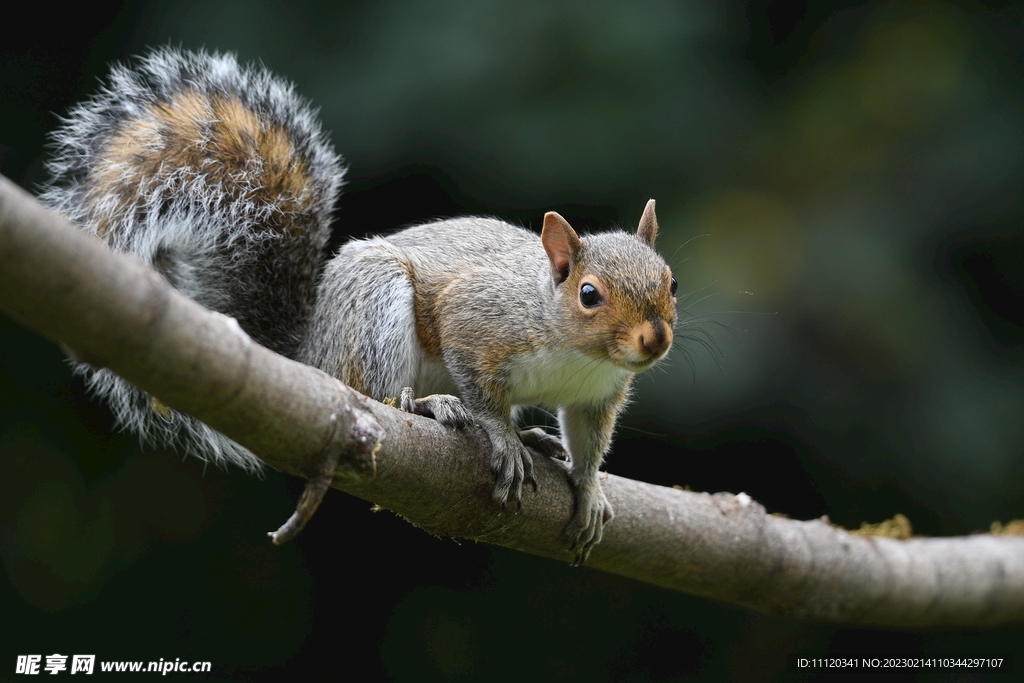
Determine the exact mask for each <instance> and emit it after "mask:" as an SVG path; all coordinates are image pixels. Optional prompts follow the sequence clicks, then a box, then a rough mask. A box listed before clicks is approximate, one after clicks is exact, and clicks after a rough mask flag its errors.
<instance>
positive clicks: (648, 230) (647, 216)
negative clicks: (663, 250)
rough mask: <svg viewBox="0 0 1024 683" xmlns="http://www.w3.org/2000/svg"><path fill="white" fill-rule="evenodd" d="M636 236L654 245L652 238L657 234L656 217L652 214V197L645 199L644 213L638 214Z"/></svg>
mask: <svg viewBox="0 0 1024 683" xmlns="http://www.w3.org/2000/svg"><path fill="white" fill-rule="evenodd" d="M636 236H637V237H639V238H640V239H642V240H643V241H644V242H647V244H649V245H651V246H652V247H653V246H654V239H655V238H656V237H657V236H658V217H657V216H655V215H654V200H653V199H648V200H647V206H646V207H644V215H643V216H640V228H639V229H637V231H636Z"/></svg>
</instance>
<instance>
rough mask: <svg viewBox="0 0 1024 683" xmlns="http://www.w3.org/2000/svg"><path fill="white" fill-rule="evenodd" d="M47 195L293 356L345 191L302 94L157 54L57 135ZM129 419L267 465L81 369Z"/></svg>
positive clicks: (109, 377) (198, 447) (82, 108)
mask: <svg viewBox="0 0 1024 683" xmlns="http://www.w3.org/2000/svg"><path fill="white" fill-rule="evenodd" d="M53 146H54V155H53V158H52V160H51V161H50V163H49V167H48V168H49V171H50V173H51V175H52V180H51V182H50V183H49V185H48V186H47V187H46V189H45V191H44V192H43V193H42V195H41V197H40V199H41V200H42V201H43V202H45V203H47V204H48V205H50V206H51V207H52V208H54V209H56V210H57V211H59V212H61V213H63V214H64V215H65V216H66V217H67V218H69V219H70V220H71V221H72V222H74V223H76V224H77V225H79V226H80V227H81V228H82V229H83V230H85V231H86V232H89V233H92V234H94V235H96V236H97V237H99V238H100V239H102V240H104V241H105V242H106V243H107V244H108V245H109V246H110V247H111V248H113V249H115V250H117V251H124V252H129V253H133V254H136V255H137V256H140V257H141V258H143V259H144V260H146V261H147V262H148V263H150V264H151V265H152V266H153V267H154V268H155V269H156V270H157V271H159V272H160V273H161V274H162V275H163V276H164V277H166V278H167V280H168V281H169V282H170V283H171V284H172V285H173V286H174V287H176V288H177V289H178V290H180V291H182V292H183V293H184V294H186V295H187V296H189V297H191V298H193V299H195V300H196V301H198V302H199V303H201V304H203V305H204V306H206V307H207V308H210V309H212V310H215V311H218V312H221V313H224V314H226V315H230V316H232V317H234V318H235V319H237V320H238V322H239V324H240V325H241V327H242V329H244V330H245V331H246V332H248V333H249V334H250V335H251V336H252V337H253V338H254V339H255V340H256V341H258V342H260V343H261V344H263V345H264V346H267V347H268V348H271V349H273V350H274V351H277V352H278V353H281V354H284V355H286V356H294V354H295V351H296V348H297V346H298V344H299V341H300V340H301V338H302V335H303V334H304V331H305V328H306V325H307V323H308V319H309V316H310V312H311V310H312V306H313V301H314V299H315V295H316V280H317V277H318V275H319V270H320V265H321V263H322V259H323V257H324V249H325V246H326V243H327V239H328V237H329V234H330V222H331V213H332V210H333V206H334V201H335V198H336V196H337V194H338V191H339V189H340V187H341V181H342V176H343V172H344V171H343V168H342V166H341V159H340V157H339V156H338V155H337V154H335V152H334V149H333V148H332V146H331V144H330V143H329V142H328V140H327V137H326V135H325V134H324V133H323V132H322V131H321V128H320V124H319V122H318V121H317V118H316V115H315V112H314V111H313V110H312V109H311V108H310V106H309V105H308V104H307V103H306V101H305V100H303V99H302V98H300V97H299V96H298V95H296V94H295V92H294V89H293V87H292V86H291V85H290V84H288V83H287V82H285V81H282V80H280V79H277V78H275V77H274V76H272V75H271V74H270V73H269V72H268V71H266V70H265V69H262V68H252V67H243V66H240V65H239V64H238V62H237V61H236V59H235V58H234V57H233V56H232V55H219V54H210V53H205V52H188V53H186V52H181V51H178V50H174V49H170V48H167V49H161V50H156V51H153V52H151V53H150V54H149V55H148V56H146V57H145V58H143V59H141V60H139V62H138V63H136V64H134V65H133V66H132V67H131V68H128V67H124V66H115V67H114V68H113V70H112V72H111V75H110V77H109V79H108V81H107V84H106V87H104V88H103V89H102V90H101V91H100V93H99V94H98V95H96V96H95V97H93V98H92V99H91V100H89V101H87V102H85V103H84V104H81V105H79V106H77V107H76V108H74V109H73V110H72V111H71V113H70V114H69V115H68V117H67V118H66V119H64V121H63V123H62V126H61V127H60V128H59V129H58V130H57V131H56V132H55V133H54V135H53ZM76 370H77V371H79V372H81V373H82V374H84V375H85V376H86V381H87V383H88V384H89V386H90V388H91V389H92V390H93V391H94V393H96V394H98V395H100V396H101V397H103V398H105V399H107V400H108V401H109V402H110V404H111V406H112V408H113V410H114V413H115V416H116V418H117V420H118V422H119V423H120V424H121V425H122V426H125V427H128V428H131V429H133V430H135V431H138V432H140V433H141V434H142V436H143V437H144V438H146V439H148V440H155V441H159V442H170V441H176V440H178V439H179V438H181V439H182V440H183V441H184V443H185V444H186V446H187V447H188V448H189V449H190V450H194V451H197V452H200V453H201V454H203V455H204V457H208V458H209V457H212V458H213V459H215V460H222V459H226V460H230V461H234V462H236V463H237V464H241V465H243V466H250V467H252V466H257V464H258V461H256V459H255V457H254V456H252V455H251V454H249V453H248V451H246V450H245V449H243V448H241V447H240V446H238V445H237V444H234V443H233V442H230V441H229V440H228V439H226V438H225V437H223V436H221V435H219V434H217V433H216V432H214V431H213V430H211V429H210V428H209V427H207V426H206V425H203V424H202V423H200V422H198V421H196V420H194V419H192V418H190V417H188V416H186V415H182V414H180V413H176V412H172V411H169V410H168V409H167V408H165V407H163V406H162V404H159V402H154V401H152V400H151V399H150V398H149V397H148V396H146V395H145V394H143V393H142V392H139V391H138V390H136V389H134V388H133V387H131V385H129V384H128V383H127V382H125V381H124V380H122V379H120V378H119V377H117V376H116V375H114V374H113V373H110V372H109V371H107V370H95V369H93V368H90V367H89V366H85V365H79V366H78V367H77V368H76Z"/></svg>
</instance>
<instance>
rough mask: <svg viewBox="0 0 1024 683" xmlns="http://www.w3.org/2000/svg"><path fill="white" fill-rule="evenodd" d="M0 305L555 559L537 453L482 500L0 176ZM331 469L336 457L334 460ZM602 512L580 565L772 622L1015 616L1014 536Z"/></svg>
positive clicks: (251, 433) (155, 387)
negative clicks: (519, 493)
mask: <svg viewBox="0 0 1024 683" xmlns="http://www.w3.org/2000/svg"><path fill="white" fill-rule="evenodd" d="M0 308H2V309H3V310H4V311H6V312H7V313H9V314H10V315H12V316H13V317H15V318H16V319H18V320H20V321H21V322H22V323H23V324H25V325H26V326H28V327H29V328H31V329H33V330H35V331H37V332H38V333H40V334H42V335H43V336H45V337H47V338H49V339H52V340H54V341H57V342H60V343H62V344H64V345H65V346H67V347H69V348H70V349H72V350H73V351H74V353H75V354H76V356H77V357H78V358H80V359H82V360H86V361H88V362H90V363H93V364H94V365H98V366H106V367H109V368H111V369H112V370H114V371H115V372H117V373H118V374H120V375H122V376H123V377H125V378H127V379H128V380H130V381H131V382H133V383H134V384H136V385H137V386H139V387H140V388H142V389H144V390H145V391H147V392H150V393H151V394H152V395H154V396H156V397H158V398H159V400H160V401H162V402H163V403H165V404H167V405H169V406H171V407H173V408H176V409H178V410H182V411H184V412H187V413H190V414H192V415H194V416H196V417H198V418H200V419H202V420H203V421H205V422H206V423H208V424H209V425H211V426H212V427H214V428H216V429H218V430H220V431H221V432H223V433H224V434H227V435H228V436H230V437H232V438H234V439H236V440H237V441H238V442H239V443H241V444H243V445H245V446H246V447H248V448H249V449H251V450H252V451H253V452H254V453H256V454H257V455H259V456H260V457H261V458H262V459H263V460H264V461H265V462H266V463H267V464H269V465H270V466H272V467H275V468H277V469H279V470H282V471H284V472H287V473H290V474H295V475H299V476H305V477H313V478H315V477H316V476H317V475H318V473H320V472H321V470H322V469H323V467H324V463H332V467H333V474H332V475H331V474H328V476H326V477H323V476H322V477H321V480H322V481H324V482H326V481H327V480H328V479H329V480H330V484H331V486H333V487H335V488H338V489H341V490H343V491H346V492H348V493H350V494H352V495H355V496H358V497H360V498H363V499H365V500H368V501H371V502H373V503H376V504H378V505H380V506H381V507H384V508H387V509H390V510H393V511H395V512H397V513H398V514H400V515H402V516H403V517H405V518H406V519H408V520H409V521H410V522H412V523H413V524H416V525H417V526H420V527H422V528H423V529H425V530H427V531H429V532H430V533H433V534H437V535H443V536H457V537H460V538H468V539H473V540H477V541H483V542H487V543H494V544H498V545H503V546H507V547H512V548H518V549H520V550H523V551H525V552H529V553H533V554H536V555H542V556H545V557H551V558H555V559H558V560H562V561H566V562H568V561H570V560H571V559H572V555H571V554H570V553H569V552H568V550H567V548H566V546H567V540H566V538H565V537H564V536H563V534H562V531H563V529H564V527H565V525H566V524H567V523H568V520H569V516H570V512H571V508H572V496H571V492H570V489H569V486H568V483H567V481H566V477H565V473H564V468H563V466H562V465H561V464H560V463H559V462H557V461H553V460H547V459H539V460H538V462H537V472H536V476H537V480H538V484H539V491H538V492H537V493H534V492H533V491H532V490H529V489H527V490H526V491H524V499H523V507H522V511H520V512H518V513H513V512H511V511H510V512H503V511H501V510H500V509H498V508H496V507H495V506H494V505H493V503H492V502H491V497H490V489H491V484H492V480H491V473H490V470H489V466H488V453H489V448H490V445H489V443H488V441H487V437H486V436H485V435H484V434H483V433H482V432H481V431H480V430H475V429H474V430H468V431H464V432H456V431H452V430H448V429H445V428H443V427H441V426H439V425H438V424H437V423H435V422H433V421H432V420H428V419H424V418H421V417H417V416H414V415H409V414H407V413H403V412H400V411H398V410H396V409H394V408H390V407H388V406H385V405H383V404H381V403H377V402H375V401H372V400H370V399H368V398H366V397H365V396H361V395H360V394H358V393H356V392H354V391H352V390H351V389H349V388H347V387H345V386H344V385H342V384H341V383H340V382H338V381H337V380H335V379H333V378H331V377H328V376H327V375H325V374H324V373H322V372H320V371H318V370H315V369H313V368H310V367H307V366H304V365H301V364H299V363H296V362H294V361H290V360H288V359H286V358H283V357H281V356H278V355H276V354H274V353H273V352H271V351H268V350H267V349H264V348H263V347H261V346H259V345H258V344H256V343H254V342H253V341H251V340H250V339H249V338H248V336H247V335H245V334H244V333H243V332H242V331H241V330H240V329H239V327H238V325H237V324H235V323H234V321H233V320H232V319H230V318H227V317H225V316H222V315H218V314H215V313H211V312H209V311H207V310H205V309H204V308H202V307H201V306H199V305H198V304H196V303H194V302H193V301H190V300H189V299H187V298H185V297H184V296H182V295H181V294H179V293H178V292H176V291H174V290H173V289H171V288H170V287H169V286H168V285H167V284H166V283H165V282H164V280H163V279H162V278H160V277H159V276H158V275H157V274H156V273H155V272H153V271H152V270H150V269H149V268H148V267H147V266H146V265H145V264H143V263H142V262H140V261H138V260H137V259H135V258H133V257H130V256H125V255H121V254H114V253H112V252H110V251H109V250H108V249H107V248H106V247H105V246H104V245H103V244H101V243H100V242H99V241H97V240H95V239H93V238H91V237H89V236H86V235H85V234H83V233H81V232H79V231H78V230H77V229H75V228H74V227H73V226H71V225H70V224H68V223H67V222H66V221H64V220H63V219H62V218H60V217H59V216H56V215H54V214H52V213H51V212H49V211H47V210H46V209H45V208H44V207H42V206H41V205H40V204H39V203H38V202H36V201H35V200H34V199H33V198H32V197H31V196H29V195H28V194H26V193H25V192H24V191H22V190H21V189H20V188H18V187H17V186H15V185H14V184H13V183H11V182H10V181H8V180H7V179H5V178H3V177H0ZM333 463H336V466H335V465H334V464H333ZM604 489H605V492H606V494H607V496H608V498H609V500H610V501H611V503H612V505H613V506H614V508H615V511H616V517H615V520H614V521H613V522H612V524H611V525H610V526H609V527H607V528H606V530H605V536H604V540H603V541H602V543H601V544H600V545H599V546H597V547H596V548H595V549H594V551H593V553H592V554H591V556H590V559H589V560H588V562H587V564H588V566H590V567H593V568H596V569H601V570H604V571H609V572H613V573H616V574H621V575H623V576H628V577H632V578H634V579H637V580H639V581H644V582H648V583H652V584H655V585H658V586H662V587H664V588H667V589H671V590H678V591H684V592H687V593H691V594H696V595H702V596H707V597H710V598H714V599H716V600H720V601H723V602H727V603H732V604H736V605H742V606H745V607H749V608H751V609H755V610H758V611H761V612H765V613H769V614H775V615H789V616H796V617H805V618H813V619H817V620H827V621H832V622H837V623H849V624H875V625H886V626H894V627H905V628H910V627H924V626H928V627H935V626H956V627H979V626H992V625H998V624H1008V623H1020V622H1024V537H1013V536H992V535H988V534H982V535H976V536H970V537H963V538H911V539H907V540H897V539H891V538H879V537H864V536H858V535H854V534H851V533H849V532H846V531H844V530H842V529H839V528H836V527H833V526H831V525H829V524H828V523H827V522H825V521H821V520H814V521H809V522H802V521H795V520H790V519H785V518H781V517H775V516H771V515H767V514H766V513H765V510H764V508H763V507H762V506H761V505H759V504H757V503H756V502H754V501H752V500H751V499H750V498H749V497H748V496H745V495H743V494H739V495H736V496H734V495H732V494H726V493H719V494H714V495H709V494H707V493H692V492H688V491H680V490H675V489H670V488H664V487H660V486H654V485H651V484H646V483H643V482H638V481H632V480H629V479H623V478H621V477H615V476H608V477H607V478H606V479H605V481H604Z"/></svg>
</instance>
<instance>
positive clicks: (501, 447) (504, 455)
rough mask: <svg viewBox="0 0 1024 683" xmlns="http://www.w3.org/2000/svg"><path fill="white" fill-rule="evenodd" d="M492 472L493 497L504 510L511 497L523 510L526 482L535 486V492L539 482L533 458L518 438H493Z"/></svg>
mask: <svg viewBox="0 0 1024 683" xmlns="http://www.w3.org/2000/svg"><path fill="white" fill-rule="evenodd" d="M491 471H493V472H494V491H493V492H492V494H491V497H493V498H494V502H496V503H497V504H498V505H500V506H501V507H503V508H504V507H505V506H506V505H507V504H508V499H509V497H510V496H511V498H512V500H514V501H515V503H516V507H517V508H518V509H522V507H523V483H524V482H528V483H530V484H533V490H534V491H536V490H537V480H536V479H534V478H533V458H532V457H531V456H530V452H529V451H528V450H526V446H524V445H523V442H522V441H520V440H519V438H518V437H517V436H512V438H507V439H495V438H494V437H492V438H491Z"/></svg>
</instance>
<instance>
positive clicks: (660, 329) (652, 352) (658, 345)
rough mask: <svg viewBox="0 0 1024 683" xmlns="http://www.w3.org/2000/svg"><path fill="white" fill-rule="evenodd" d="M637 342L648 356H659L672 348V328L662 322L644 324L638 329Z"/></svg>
mask: <svg viewBox="0 0 1024 683" xmlns="http://www.w3.org/2000/svg"><path fill="white" fill-rule="evenodd" d="M637 341H638V342H639V343H640V348H641V349H642V350H643V352H644V353H646V354H647V355H648V356H660V355H662V354H663V353H665V352H666V351H668V348H669V347H670V346H672V328H671V327H669V326H668V324H666V323H665V321H663V320H658V321H655V322H646V323H644V325H643V327H642V328H641V329H640V334H639V336H638V338H637Z"/></svg>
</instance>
